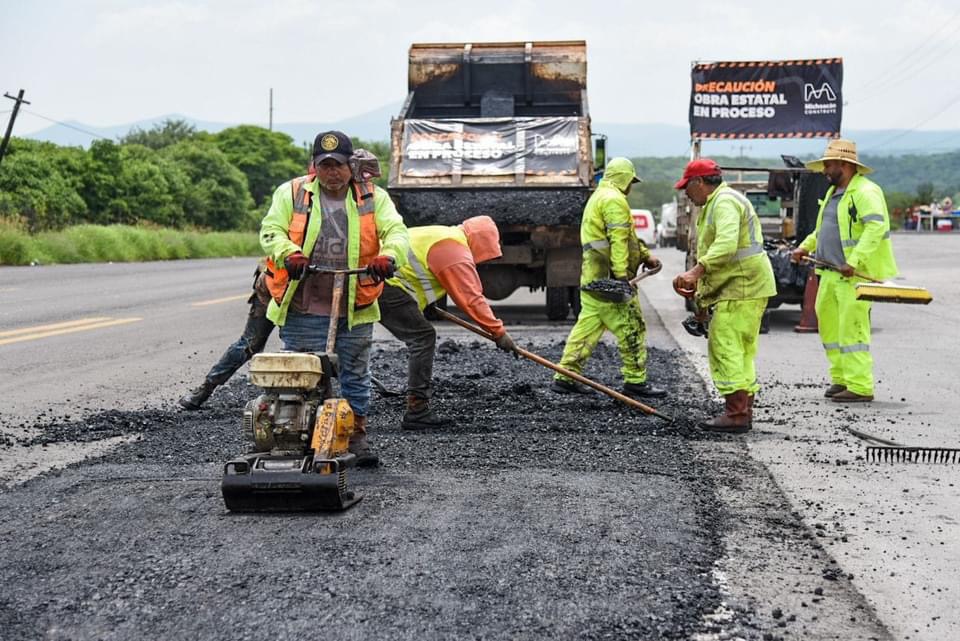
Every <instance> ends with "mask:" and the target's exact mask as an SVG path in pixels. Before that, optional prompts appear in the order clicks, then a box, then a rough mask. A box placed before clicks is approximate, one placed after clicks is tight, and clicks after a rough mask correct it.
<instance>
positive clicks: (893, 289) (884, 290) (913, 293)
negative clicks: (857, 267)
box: [857, 283, 933, 305]
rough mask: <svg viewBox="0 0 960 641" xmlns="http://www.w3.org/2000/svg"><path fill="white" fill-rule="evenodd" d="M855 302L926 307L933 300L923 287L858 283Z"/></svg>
mask: <svg viewBox="0 0 960 641" xmlns="http://www.w3.org/2000/svg"><path fill="white" fill-rule="evenodd" d="M857 300H869V301H874V302H878V303H906V304H908V305H909V304H913V305H927V304H929V303H930V302H931V301H932V300H933V296H931V295H930V292H928V291H927V290H926V289H924V288H923V287H905V286H903V285H887V284H879V283H858V284H857Z"/></svg>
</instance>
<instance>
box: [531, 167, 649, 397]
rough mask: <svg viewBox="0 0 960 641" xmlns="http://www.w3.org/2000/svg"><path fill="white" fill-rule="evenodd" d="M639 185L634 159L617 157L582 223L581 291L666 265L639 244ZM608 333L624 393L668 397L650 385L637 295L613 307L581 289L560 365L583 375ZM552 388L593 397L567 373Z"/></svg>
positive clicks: (606, 171)
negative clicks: (634, 207) (635, 193)
mask: <svg viewBox="0 0 960 641" xmlns="http://www.w3.org/2000/svg"><path fill="white" fill-rule="evenodd" d="M638 182H640V179H639V178H637V171H636V169H635V168H634V166H633V163H632V162H630V159H629V158H614V159H612V160H611V161H610V162H609V163H608V164H607V166H606V168H605V169H604V173H603V178H602V179H601V180H600V184H599V185H597V189H596V191H594V192H593V194H592V195H591V196H590V199H589V200H588V201H587V206H586V207H585V208H584V210H583V217H582V219H581V222H580V242H581V244H582V245H583V264H582V266H581V268H580V285H581V286H583V285H588V284H590V283H592V282H594V281H597V280H600V279H605V278H616V279H619V280H624V281H629V280H630V279H631V278H632V277H634V276H635V275H636V273H637V270H638V269H639V268H640V265H641V264H643V265H645V266H646V267H647V268H648V269H654V268H656V267H658V266H659V265H660V260H659V259H657V258H656V257H654V256H653V255H652V254H651V253H650V250H648V249H647V247H646V246H645V245H644V244H643V243H641V242H640V241H639V240H638V239H637V235H636V232H635V231H634V227H633V216H632V215H631V214H630V205H629V203H628V202H627V194H629V193H630V188H631V187H632V186H633V185H634V184H635V183H638ZM607 330H609V331H610V332H611V333H612V334H613V335H614V336H615V337H616V338H617V347H618V348H619V350H620V361H621V368H620V373H621V374H622V375H623V392H624V393H625V394H628V395H630V396H640V397H658V396H665V395H666V391H665V390H663V389H660V388H658V387H655V386H654V385H653V384H652V383H650V382H648V381H647V327H646V324H645V323H644V321H643V313H642V312H641V310H640V303H639V301H638V300H637V297H636V296H632V297H631V298H630V300H629V301H627V302H612V301H609V300H605V299H603V298H600V297H598V296H595V295H594V294H592V293H590V292H589V291H583V290H581V294H580V314H579V315H578V316H577V322H576V324H575V325H574V326H573V329H572V330H570V335H569V336H568V337H567V344H566V345H565V346H564V349H563V356H562V357H561V358H560V365H561V366H562V367H565V368H566V369H569V370H571V371H573V372H576V373H577V374H582V373H583V368H584V366H585V365H586V363H587V360H588V359H589V358H590V355H591V354H592V353H593V350H594V348H596V346H597V343H599V342H600V338H601V337H602V336H603V334H604V332H605V331H607ZM550 389H551V390H552V391H554V392H556V393H558V394H592V393H593V391H592V390H590V389H589V388H587V387H584V386H582V385H580V384H579V383H577V382H575V381H572V380H570V379H569V378H567V377H566V376H563V375H562V374H557V375H556V376H555V377H554V379H553V383H552V384H551V386H550Z"/></svg>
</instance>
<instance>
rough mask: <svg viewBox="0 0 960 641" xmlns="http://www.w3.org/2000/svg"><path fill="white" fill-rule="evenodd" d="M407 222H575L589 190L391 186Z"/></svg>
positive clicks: (556, 223)
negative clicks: (477, 218)
mask: <svg viewBox="0 0 960 641" xmlns="http://www.w3.org/2000/svg"><path fill="white" fill-rule="evenodd" d="M390 195H391V197H393V199H394V200H395V201H396V202H397V207H398V209H399V210H400V213H401V214H403V220H404V222H406V224H407V226H409V227H414V226H417V225H458V224H460V223H461V222H463V220H464V219H466V218H470V217H471V216H481V215H483V216H490V217H491V218H493V219H494V220H495V221H496V222H497V224H498V225H500V226H501V227H502V226H504V225H535V226H540V225H548V226H549V225H578V224H579V223H580V214H581V213H582V212H583V208H584V206H585V205H586V204H587V199H588V198H589V196H590V192H589V191H588V190H585V189H535V188H523V189H473V190H470V189H464V190H456V191H454V190H442V191H440V190H429V189H424V190H420V191H413V190H411V191H406V190H402V191H401V190H391V191H390Z"/></svg>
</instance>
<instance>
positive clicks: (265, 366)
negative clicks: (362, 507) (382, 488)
mask: <svg viewBox="0 0 960 641" xmlns="http://www.w3.org/2000/svg"><path fill="white" fill-rule="evenodd" d="M335 376H336V357H335V356H330V355H327V354H311V353H277V354H257V355H256V356H254V358H253V361H252V362H251V365H250V382H251V383H253V384H254V385H257V386H259V387H261V388H263V394H261V395H260V396H258V397H257V398H255V399H253V400H252V401H250V402H249V403H247V405H246V407H245V408H244V410H243V420H242V430H243V434H244V437H245V438H246V439H247V440H248V441H249V442H250V443H251V451H250V452H249V453H247V454H244V455H242V456H240V457H238V458H235V459H233V460H231V461H228V462H227V464H226V465H225V466H224V475H223V483H222V486H221V489H222V491H223V500H224V502H225V503H226V505H227V509H229V510H231V511H233V512H286V511H315V510H344V509H347V508H348V507H350V506H351V505H353V504H354V503H356V502H357V501H359V500H360V497H359V496H357V495H355V494H354V493H353V492H351V491H348V490H347V489H346V470H347V468H349V467H352V466H353V464H354V463H355V461H356V457H355V456H354V455H353V454H350V453H349V451H348V448H349V441H350V435H351V434H352V433H353V422H354V418H353V411H352V410H351V409H350V404H349V403H348V402H347V401H346V400H344V399H342V398H333V387H332V380H331V379H332V378H333V377H335Z"/></svg>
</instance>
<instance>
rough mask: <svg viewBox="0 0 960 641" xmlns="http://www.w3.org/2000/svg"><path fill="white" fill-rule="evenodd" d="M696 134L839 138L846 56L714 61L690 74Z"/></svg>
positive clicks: (693, 133) (693, 131) (692, 124)
mask: <svg viewBox="0 0 960 641" xmlns="http://www.w3.org/2000/svg"><path fill="white" fill-rule="evenodd" d="M691 76H692V77H691V93H690V136H691V137H692V138H834V137H837V136H839V135H840V116H841V115H842V114H843V99H842V92H841V87H842V85H843V59H842V58H826V59H822V60H780V61H768V62H714V63H709V64H698V65H694V67H693V72H692V74H691Z"/></svg>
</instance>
